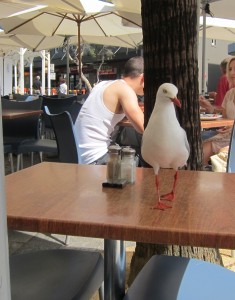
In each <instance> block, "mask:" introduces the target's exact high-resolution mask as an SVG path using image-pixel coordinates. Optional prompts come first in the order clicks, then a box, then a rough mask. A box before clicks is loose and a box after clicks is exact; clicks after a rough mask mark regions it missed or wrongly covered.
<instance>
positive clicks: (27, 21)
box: [6, 12, 44, 33]
mask: <svg viewBox="0 0 235 300" xmlns="http://www.w3.org/2000/svg"><path fill="white" fill-rule="evenodd" d="M42 14H44V12H42V13H39V14H38V15H36V16H34V17H33V18H31V19H29V20H26V21H24V22H23V23H21V24H19V25H17V26H15V27H13V28H12V29H10V30H9V31H7V32H6V33H10V32H12V31H14V30H15V29H18V28H19V27H21V26H23V25H25V24H27V23H29V22H31V21H32V20H34V19H36V18H38V17H40V16H41V15H42Z"/></svg>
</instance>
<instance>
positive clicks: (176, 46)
mask: <svg viewBox="0 0 235 300" xmlns="http://www.w3.org/2000/svg"><path fill="white" fill-rule="evenodd" d="M141 2H142V28H143V52H144V64H145V70H144V74H145V97H144V106H145V109H144V112H145V126H146V125H147V123H148V120H149V118H150V115H151V113H152V110H153V107H154V104H155V99H156V92H157V90H158V87H159V86H160V85H161V84H162V83H164V82H170V83H173V84H175V85H176V86H177V87H178V90H179V91H178V97H179V99H180V100H181V103H182V108H181V109H177V111H176V112H177V116H178V119H179V122H180V124H181V126H182V127H183V128H184V129H185V131H186V133H187V137H188V141H189V144H190V157H189V160H188V164H187V169H191V170H200V169H201V167H202V141H201V125H200V113H199V101H198V98H199V91H198V89H199V88H198V39H197V36H198V33H197V28H198V24H197V23H198V14H197V12H198V8H197V2H198V1H197V0H141ZM154 254H163V255H174V256H185V257H194V258H199V259H203V260H206V261H210V262H214V263H217V264H222V259H221V256H220V254H219V251H218V250H217V249H208V248H198V247H190V246H173V245H152V244H144V243H137V244H136V249H135V252H134V255H133V257H132V261H131V270H130V277H129V281H128V284H131V282H132V281H133V279H134V278H135V276H136V275H137V274H138V272H139V271H140V269H141V268H142V267H143V265H144V264H145V263H146V262H147V261H148V260H149V259H150V257H151V256H152V255H154Z"/></svg>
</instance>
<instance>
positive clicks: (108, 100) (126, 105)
mask: <svg viewBox="0 0 235 300" xmlns="http://www.w3.org/2000/svg"><path fill="white" fill-rule="evenodd" d="M103 99H104V104H105V106H106V107H107V108H108V109H109V110H110V111H112V112H114V113H116V114H120V113H123V112H124V113H125V115H126V117H127V118H128V120H129V121H130V122H131V124H132V125H133V127H134V128H135V130H136V131H137V132H139V133H143V132H144V114H143V112H142V110H141V108H140V107H139V104H138V99H137V96H136V94H135V92H134V90H133V89H132V88H131V87H130V86H128V85H127V84H126V83H123V82H122V81H116V82H115V83H113V84H112V85H110V86H109V87H107V88H106V89H105V91H104V95H103Z"/></svg>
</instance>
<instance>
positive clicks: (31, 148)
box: [17, 139, 58, 154]
mask: <svg viewBox="0 0 235 300" xmlns="http://www.w3.org/2000/svg"><path fill="white" fill-rule="evenodd" d="M28 152H45V153H54V154H57V152H58V151H57V143H56V141H55V140H50V139H38V140H26V141H23V142H22V143H20V145H19V146H18V147H17V153H21V154H23V153H28Z"/></svg>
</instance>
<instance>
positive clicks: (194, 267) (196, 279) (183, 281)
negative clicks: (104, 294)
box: [124, 255, 235, 300]
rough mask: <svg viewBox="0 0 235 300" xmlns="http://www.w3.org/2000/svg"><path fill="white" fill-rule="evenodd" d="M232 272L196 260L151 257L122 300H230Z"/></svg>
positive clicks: (233, 281) (234, 279) (234, 284)
mask: <svg viewBox="0 0 235 300" xmlns="http://www.w3.org/2000/svg"><path fill="white" fill-rule="evenodd" d="M234 295H235V273H234V272H232V271H230V270H228V269H226V268H224V267H221V266H218V265H216V264H212V263H208V262H205V261H202V260H198V259H188V258H184V257H175V256H161V255H159V256H158V255H155V256H153V257H152V258H151V259H150V260H149V261H148V263H147V264H146V265H145V266H144V267H143V269H142V270H141V271H140V273H139V274H138V276H137V277H136V279H135V280H134V282H133V284H132V285H131V287H130V288H129V289H128V291H127V293H126V295H125V297H124V300H136V299H138V300H146V299H148V300H156V299H159V300H209V299H210V300H212V299H213V300H221V299H226V300H232V299H234Z"/></svg>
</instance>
